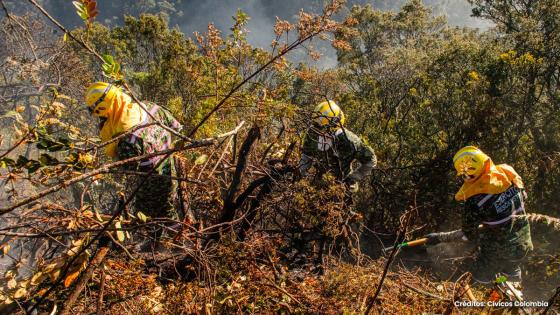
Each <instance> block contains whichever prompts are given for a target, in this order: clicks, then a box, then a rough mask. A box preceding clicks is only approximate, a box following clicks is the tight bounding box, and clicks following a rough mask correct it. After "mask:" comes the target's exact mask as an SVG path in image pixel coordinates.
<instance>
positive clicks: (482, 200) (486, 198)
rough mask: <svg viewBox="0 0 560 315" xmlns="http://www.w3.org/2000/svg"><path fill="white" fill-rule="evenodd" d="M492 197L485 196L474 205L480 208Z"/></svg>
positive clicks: (489, 195)
mask: <svg viewBox="0 0 560 315" xmlns="http://www.w3.org/2000/svg"><path fill="white" fill-rule="evenodd" d="M492 196H494V195H491V194H488V195H486V197H484V198H482V199H481V200H480V201H479V202H478V203H477V204H476V205H477V206H479V207H482V205H483V204H485V203H486V201H488V199H490V198H492Z"/></svg>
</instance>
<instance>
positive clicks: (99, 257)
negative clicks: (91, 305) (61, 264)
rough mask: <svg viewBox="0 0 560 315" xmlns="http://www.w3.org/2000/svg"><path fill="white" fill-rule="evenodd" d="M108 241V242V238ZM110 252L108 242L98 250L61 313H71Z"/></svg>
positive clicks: (65, 314) (64, 314) (61, 314)
mask: <svg viewBox="0 0 560 315" xmlns="http://www.w3.org/2000/svg"><path fill="white" fill-rule="evenodd" d="M106 242H107V243H108V240H106ZM108 252H109V245H108V244H105V245H104V246H102V247H101V248H99V249H98V250H97V253H96V254H95V257H93V259H92V260H91V263H90V264H89V265H88V267H87V268H86V271H85V272H84V273H83V274H82V276H81V277H80V280H78V283H77V284H76V287H75V288H74V290H73V291H72V293H70V295H69V296H68V299H66V302H65V303H64V304H63V306H62V309H61V310H60V315H67V314H69V313H70V310H71V309H72V306H74V303H76V300H78V297H79V296H80V294H81V293H82V291H83V289H84V288H85V286H86V284H87V283H88V281H89V279H91V276H93V271H94V270H95V269H96V268H97V267H98V266H99V265H100V264H101V263H102V262H103V259H105V256H106V255H107V253H108Z"/></svg>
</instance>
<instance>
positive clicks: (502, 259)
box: [468, 239, 532, 285]
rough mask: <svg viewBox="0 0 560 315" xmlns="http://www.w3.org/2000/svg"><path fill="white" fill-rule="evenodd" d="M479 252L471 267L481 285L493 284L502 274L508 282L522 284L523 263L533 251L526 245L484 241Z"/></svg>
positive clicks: (474, 277) (470, 269)
mask: <svg viewBox="0 0 560 315" xmlns="http://www.w3.org/2000/svg"><path fill="white" fill-rule="evenodd" d="M480 244H483V245H481V246H480V249H479V252H478V254H477V255H476V258H475V261H474V263H473V264H472V265H471V266H470V268H468V269H469V271H471V272H472V275H473V280H475V281H476V282H478V283H479V284H484V285H488V284H492V283H494V281H495V280H496V275H497V274H498V273H500V274H501V275H503V276H505V277H506V278H507V279H508V281H511V282H521V267H520V266H521V263H522V262H523V260H524V259H525V257H526V256H527V254H528V253H529V251H530V250H531V249H532V245H527V244H524V243H519V244H508V245H506V244H503V243H501V242H496V241H495V240H485V239H482V240H481V242H480Z"/></svg>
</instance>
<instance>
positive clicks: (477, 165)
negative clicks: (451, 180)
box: [453, 146, 490, 180]
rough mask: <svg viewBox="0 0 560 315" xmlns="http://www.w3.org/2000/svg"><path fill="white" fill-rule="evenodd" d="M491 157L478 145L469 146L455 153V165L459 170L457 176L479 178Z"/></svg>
mask: <svg viewBox="0 0 560 315" xmlns="http://www.w3.org/2000/svg"><path fill="white" fill-rule="evenodd" d="M489 159H490V157H489V156H488V155H486V154H485V153H484V152H482V151H480V149H478V148H477V147H474V146H467V147H464V148H462V149H461V150H459V152H457V153H456V154H455V156H454V157H453V166H455V170H457V176H466V177H468V178H469V179H471V180H472V179H475V178H478V176H479V175H480V174H481V173H482V170H483V169H484V164H485V163H486V161H488V160H489Z"/></svg>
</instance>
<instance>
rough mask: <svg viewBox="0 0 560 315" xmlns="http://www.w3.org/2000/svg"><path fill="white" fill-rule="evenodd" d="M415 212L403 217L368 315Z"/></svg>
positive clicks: (369, 305)
mask: <svg viewBox="0 0 560 315" xmlns="http://www.w3.org/2000/svg"><path fill="white" fill-rule="evenodd" d="M413 210H415V209H412V210H409V211H407V212H405V213H404V214H403V216H402V217H401V228H400V229H399V234H398V235H397V239H396V240H395V243H394V244H393V248H394V249H393V251H392V252H391V255H390V256H389V258H388V259H387V262H386V263H385V268H384V269H383V274H382V276H381V279H379V284H378V285H377V289H376V291H375V294H374V295H373V298H372V299H371V300H370V302H369V303H368V307H367V309H366V311H365V314H366V315H368V314H369V313H370V312H371V309H372V308H373V305H375V302H376V301H377V297H378V296H379V293H380V292H381V288H382V287H383V282H384V281H385V278H386V277H387V272H388V271H389V267H390V266H391V263H392V262H393V260H394V259H395V256H396V253H397V252H398V244H400V243H402V241H403V240H404V239H405V237H406V230H407V229H408V224H409V222H410V220H411V218H412V213H413Z"/></svg>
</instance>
